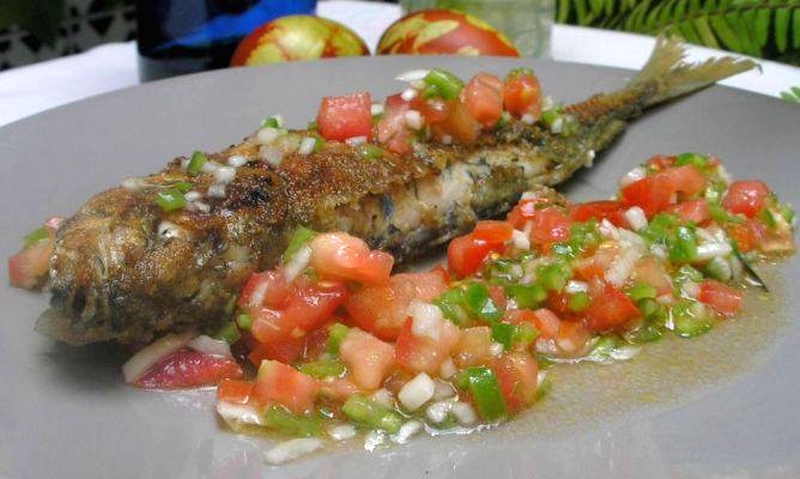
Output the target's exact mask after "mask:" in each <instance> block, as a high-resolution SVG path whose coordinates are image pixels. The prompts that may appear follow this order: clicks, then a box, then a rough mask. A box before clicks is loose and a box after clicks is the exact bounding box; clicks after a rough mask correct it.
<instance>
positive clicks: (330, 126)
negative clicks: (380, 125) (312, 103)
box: [317, 92, 372, 141]
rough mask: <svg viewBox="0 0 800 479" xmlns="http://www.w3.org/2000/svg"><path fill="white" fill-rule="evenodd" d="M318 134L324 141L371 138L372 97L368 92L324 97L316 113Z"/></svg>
mask: <svg viewBox="0 0 800 479" xmlns="http://www.w3.org/2000/svg"><path fill="white" fill-rule="evenodd" d="M317 125H318V127H319V132H320V134H321V135H322V137H323V138H325V139H326V140H337V141H344V140H346V139H348V138H354V137H358V136H366V137H367V138H368V139H369V138H371V137H372V97H370V94H369V93H368V92H361V93H352V94H350V95H343V96H326V97H324V98H323V99H322V104H321V105H320V107H319V113H317Z"/></svg>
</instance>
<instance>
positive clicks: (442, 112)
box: [409, 95, 458, 125]
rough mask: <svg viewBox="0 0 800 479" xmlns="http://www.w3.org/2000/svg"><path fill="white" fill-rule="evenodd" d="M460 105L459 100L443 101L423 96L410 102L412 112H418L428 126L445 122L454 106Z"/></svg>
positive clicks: (418, 96)
mask: <svg viewBox="0 0 800 479" xmlns="http://www.w3.org/2000/svg"><path fill="white" fill-rule="evenodd" d="M456 103H458V100H450V101H447V100H442V99H440V98H433V99H429V98H425V97H423V96H422V95H417V96H415V97H414V99H413V100H411V101H410V102H409V106H410V107H411V109H412V110H416V111H418V112H419V113H420V114H421V115H422V118H423V119H424V120H425V124H427V125H435V124H436V123H439V122H441V121H444V120H445V119H446V118H447V117H448V116H449V115H450V110H452V108H453V106H454V105H455V104H456Z"/></svg>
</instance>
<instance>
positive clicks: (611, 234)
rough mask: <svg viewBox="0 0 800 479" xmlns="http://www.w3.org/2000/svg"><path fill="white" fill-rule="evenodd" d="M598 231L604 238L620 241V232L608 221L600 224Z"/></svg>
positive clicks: (604, 220)
mask: <svg viewBox="0 0 800 479" xmlns="http://www.w3.org/2000/svg"><path fill="white" fill-rule="evenodd" d="M597 229H598V231H600V234H601V235H603V237H604V238H607V239H612V240H615V241H619V231H618V230H617V227H616V226H614V225H613V224H612V223H611V222H610V221H608V220H607V219H605V218H603V221H601V222H600V225H599V226H598V227H597Z"/></svg>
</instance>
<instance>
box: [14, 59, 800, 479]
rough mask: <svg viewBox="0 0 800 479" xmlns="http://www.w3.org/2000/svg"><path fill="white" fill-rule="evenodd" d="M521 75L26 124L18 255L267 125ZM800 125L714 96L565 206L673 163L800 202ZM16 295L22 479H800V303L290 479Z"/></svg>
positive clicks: (382, 78)
mask: <svg viewBox="0 0 800 479" xmlns="http://www.w3.org/2000/svg"><path fill="white" fill-rule="evenodd" d="M522 63H523V61H521V60H511V59H485V58H482V59H464V58H424V57H417V58H379V59H349V60H337V61H325V62H315V63H296V64H288V65H281V66H275V67H266V68H251V69H234V70H226V71H219V72H213V73H208V74H200V75H195V76H188V77H184V78H178V79H173V80H169V81H165V82H158V83H152V84H148V85H144V86H140V87H136V88H132V89H128V90H123V91H119V92H115V93H112V94H108V95H103V96H99V97H95V98H91V99H88V100H85V101H81V102H78V103H74V104H71V105H67V106H65V107H62V108H58V109H55V110H52V111H49V112H45V113H42V114H40V115H36V116H33V117H31V118H28V119H25V120H22V121H19V122H17V123H14V124H11V125H9V126H6V127H5V128H3V129H0V202H2V203H3V204H5V205H6V208H5V212H4V213H3V215H2V217H0V252H2V253H1V254H2V255H4V256H6V255H10V254H11V253H13V252H14V251H16V250H17V249H18V247H19V245H20V238H21V236H22V235H23V234H25V233H26V232H28V231H29V230H31V229H33V228H35V227H36V225H37V224H38V223H40V222H41V221H42V220H43V219H44V218H45V217H47V216H48V215H53V214H60V215H69V214H70V213H71V212H73V211H75V209H76V208H77V207H78V206H79V205H80V204H81V203H82V202H83V201H85V200H86V199H87V198H88V196H89V195H90V194H91V193H93V192H97V191H100V190H101V189H103V188H105V187H108V186H109V185H113V184H116V183H118V182H119V181H120V180H121V179H123V178H125V177H127V176H131V175H139V174H145V173H148V172H151V171H153V170H157V169H159V168H160V167H161V166H162V165H163V164H164V163H165V161H166V160H167V159H169V158H172V157H174V156H176V155H182V154H188V153H189V152H191V151H192V150H193V149H208V150H213V149H219V148H221V147H224V146H226V145H227V144H229V143H231V142H233V141H235V140H237V139H239V138H242V137H243V136H245V135H246V134H248V133H249V132H250V131H251V130H253V129H254V128H255V126H256V125H257V124H258V123H259V121H260V120H261V119H262V118H263V117H264V116H266V115H269V114H273V113H278V112H281V113H283V114H284V115H285V117H286V118H287V120H288V123H289V124H290V125H304V124H305V122H306V121H307V120H308V119H309V118H311V117H312V116H313V115H314V113H315V110H316V107H317V105H318V102H319V98H320V96H322V95H330V94H342V93H346V92H351V91H358V90H364V89H369V90H370V91H372V92H373V94H374V95H375V97H376V98H382V97H383V95H386V94H389V93H391V92H393V91H396V90H397V89H398V88H400V87H401V85H400V84H398V83H397V82H394V81H393V80H392V78H393V77H394V76H395V75H396V74H397V73H400V72H403V71H406V70H409V69H412V68H425V67H428V68H430V67H434V66H439V67H444V68H448V69H451V70H453V71H455V72H456V73H458V74H460V75H462V76H468V75H470V74H472V73H474V72H476V71H477V70H488V71H492V72H495V73H498V74H503V73H504V72H506V71H508V69H509V68H511V67H515V66H519V65H520V64H522ZM533 66H535V68H536V70H537V72H538V74H539V75H540V77H541V79H542V84H543V85H544V86H545V89H546V90H547V91H548V92H549V93H551V94H552V95H553V96H554V97H556V98H559V99H562V100H565V101H576V100H580V99H583V98H585V97H587V96H588V95H590V94H592V93H594V92H598V91H610V90H613V89H615V88H617V87H619V86H620V85H621V84H622V83H623V81H624V79H625V78H626V77H628V76H630V72H626V71H621V70H612V69H608V68H595V67H589V66H581V65H572V64H559V63H551V62H537V63H534V64H533ZM798 124H800V109H799V108H797V106H795V105H789V104H783V103H781V102H779V101H777V100H774V99H770V98H765V97H762V96H758V95H753V94H747V93H741V92H737V91H733V90H729V89H724V88H716V87H715V88H712V89H710V90H707V91H704V92H701V93H699V94H697V95H695V96H693V97H691V98H688V99H684V100H681V101H678V102H675V103H673V104H671V105H668V106H665V107H662V108H659V109H657V110H656V111H653V112H650V113H649V114H648V115H647V116H646V117H644V118H642V119H641V120H639V121H638V122H636V123H635V124H634V125H633V126H632V127H631V128H630V130H629V131H628V132H627V133H626V134H625V136H624V137H623V138H622V140H621V141H620V142H618V143H617V144H616V146H615V147H614V148H612V149H611V150H610V151H608V152H606V153H605V154H604V155H602V156H600V157H599V158H598V161H597V164H596V166H595V167H594V168H593V169H592V170H589V171H586V172H583V173H581V174H580V175H578V176H577V177H576V178H575V179H573V180H572V181H570V182H569V183H568V184H567V185H565V190H566V191H567V193H568V194H569V195H570V196H571V197H572V198H573V199H576V200H581V199H590V198H602V197H606V196H608V195H609V194H610V193H611V192H612V191H613V190H614V188H615V187H614V185H615V184H616V183H615V182H616V180H617V178H618V177H619V175H621V174H622V173H624V172H625V171H627V170H628V169H630V168H631V167H633V166H634V165H636V164H638V163H639V162H641V161H643V160H644V159H646V158H648V157H649V156H650V155H652V154H654V153H659V152H683V151H700V152H714V153H716V154H718V155H719V156H721V157H722V158H723V159H725V161H726V162H727V165H728V167H729V170H730V171H731V172H732V173H733V174H734V175H735V176H737V177H748V176H750V177H758V178H762V179H764V180H766V181H767V182H769V183H770V184H771V185H772V186H773V187H774V188H775V189H776V191H778V192H779V193H780V194H781V195H782V197H783V198H784V199H786V200H788V201H790V202H793V203H794V204H800V193H799V191H800V188H798V179H797V178H798V173H800V169H798V166H797V161H798V158H797V151H798V146H800V145H799V144H798V139H797V133H798V129H797V125H798ZM799 266H800V262H798V261H796V260H790V261H788V262H787V263H786V264H785V265H783V266H782V267H781V271H782V277H783V278H784V281H780V280H776V281H777V282H778V283H779V284H780V283H781V282H782V283H783V284H786V285H788V286H786V287H784V288H783V289H784V290H785V291H786V292H789V293H794V292H795V290H794V285H795V284H797V283H798V282H800V268H799ZM6 277H7V271H6V263H5V261H3V262H2V266H0V278H3V279H2V280H1V282H2V283H3V285H2V286H1V287H0V305H2V311H3V314H2V319H1V320H0V345H1V346H0V378H1V379H2V386H1V387H0V476H3V477H12V478H16V477H36V478H44V477H117V478H127V477H131V478H145V477H154V478H155V477H170V478H198V477H214V478H227V477H262V476H268V477H306V476H308V477H373V478H378V477H404V478H417V477H422V476H423V475H426V477H455V476H458V477H475V478H482V477H491V478H493V479H499V478H501V477H509V478H510V477H572V478H583V477H586V478H590V477H591V478H597V477H649V478H661V477H691V478H694V477H697V478H700V477H712V476H713V477H748V478H754V477H763V478H788V477H800V413H798V411H800V366H799V365H800V336H798V332H800V327H798V326H797V325H795V324H790V323H788V322H787V321H786V319H787V314H788V313H787V312H794V311H797V310H800V298H799V297H798V296H797V295H796V294H784V295H783V299H784V300H785V305H784V306H780V305H777V302H778V298H776V296H775V295H773V296H772V297H771V298H769V299H768V300H767V306H766V307H761V308H760V311H761V314H757V315H755V317H754V318H751V320H744V319H742V320H738V321H732V322H730V323H727V324H725V325H724V326H723V327H721V328H719V329H718V330H715V331H714V332H712V333H711V334H710V335H706V336H705V337H703V338H700V339H698V340H696V342H692V341H683V342H666V343H662V344H661V345H656V346H654V347H653V348H652V349H651V350H649V351H648V350H646V351H645V352H644V354H643V355H642V356H640V358H643V357H650V358H656V359H655V360H645V359H640V358H637V359H635V360H634V361H633V362H632V363H630V364H625V365H616V366H605V367H595V368H592V367H587V368H578V370H579V372H578V373H576V374H575V375H574V377H570V374H569V373H567V374H564V375H562V376H561V377H557V378H556V379H557V380H556V381H554V382H555V385H554V392H553V394H552V396H550V398H549V399H547V400H545V401H544V403H542V404H540V405H538V406H536V408H535V410H536V412H535V413H533V414H532V415H531V416H529V417H528V418H527V419H525V420H521V421H517V422H515V423H514V424H513V425H511V426H507V427H503V428H500V430H494V431H488V432H482V433H479V434H474V435H472V436H469V437H445V438H434V439H427V438H426V439H419V440H416V441H413V442H412V443H411V444H409V445H406V446H403V447H396V448H390V449H385V450H379V451H377V452H373V453H366V452H363V451H361V450H359V449H358V448H357V447H351V448H344V449H339V450H336V451H333V452H330V453H327V454H321V455H317V456H315V457H312V458H309V459H305V460H302V461H300V462H298V463H296V464H293V465H291V466H288V467H285V468H283V469H275V468H271V467H268V466H266V465H264V464H263V463H262V461H261V455H260V452H259V448H260V447H262V446H263V440H256V439H252V438H246V437H239V436H236V435H234V434H231V433H229V432H227V431H225V430H224V428H222V427H221V426H220V425H219V424H218V423H217V422H216V419H215V417H214V415H213V414H212V412H211V410H210V407H211V404H212V402H213V392H210V391H198V392H193V393H181V394H160V393H147V392H142V391H138V390H135V389H132V388H129V387H125V386H124V385H123V384H122V380H121V377H120V369H119V367H120V365H121V363H122V362H123V361H124V358H123V357H122V356H121V355H119V354H118V353H116V352H115V351H114V349H113V348H110V347H108V346H96V347H90V348H84V349H70V348H67V347H64V346H62V345H59V344H54V343H53V342H51V341H49V340H48V339H46V338H43V337H40V336H38V335H37V334H35V333H34V332H33V330H32V328H33V324H34V321H35V319H36V317H37V315H38V313H39V312H40V311H42V310H43V309H44V308H45V305H46V303H47V300H46V298H45V297H44V296H41V295H37V294H33V293H28V292H24V291H20V290H15V289H12V288H9V287H8V286H7V285H6V284H5V283H6V280H5V278H6ZM778 289H781V288H780V287H778ZM781 324H783V326H781ZM748 325H749V326H748ZM748 327H749V328H750V330H748V329H747V328H748ZM737 331H738V332H737ZM764 331H767V332H764ZM737 335H738V336H737ZM725 338H727V339H725ZM743 338H744V339H743ZM720 349H721V350H723V353H721V354H720V353H715V352H714V351H715V350H720ZM687 358H689V359H690V360H687ZM654 363H658V364H654ZM589 377H591V378H594V380H590V379H587V378H589Z"/></svg>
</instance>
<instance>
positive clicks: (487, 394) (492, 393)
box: [456, 367, 508, 421]
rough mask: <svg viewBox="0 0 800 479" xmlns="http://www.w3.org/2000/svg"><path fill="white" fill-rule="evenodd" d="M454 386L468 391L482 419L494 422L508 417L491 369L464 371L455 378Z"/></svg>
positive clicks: (504, 401) (480, 368) (495, 377)
mask: <svg viewBox="0 0 800 479" xmlns="http://www.w3.org/2000/svg"><path fill="white" fill-rule="evenodd" d="M456 385H457V386H458V387H460V388H461V389H466V390H467V391H469V393H470V395H471V396H472V399H473V401H474V402H475V407H476V409H477V410H478V414H480V416H481V417H482V418H483V419H486V420H487V421H496V420H499V419H503V418H504V417H506V416H507V415H508V409H507V407H506V400H505V399H504V398H503V393H502V391H501V390H500V382H499V381H498V380H497V375H496V374H495V373H494V371H492V370H491V369H489V368H487V367H474V368H469V369H466V370H465V371H463V372H462V373H461V374H460V375H459V377H458V378H456Z"/></svg>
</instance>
